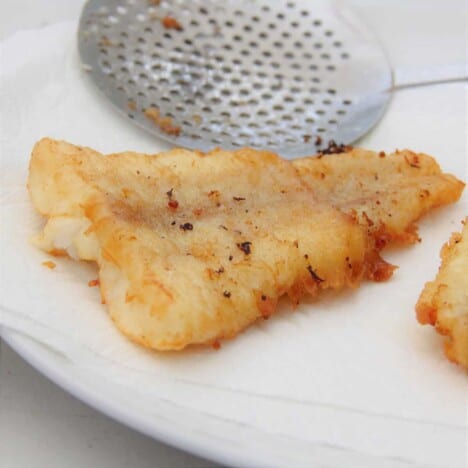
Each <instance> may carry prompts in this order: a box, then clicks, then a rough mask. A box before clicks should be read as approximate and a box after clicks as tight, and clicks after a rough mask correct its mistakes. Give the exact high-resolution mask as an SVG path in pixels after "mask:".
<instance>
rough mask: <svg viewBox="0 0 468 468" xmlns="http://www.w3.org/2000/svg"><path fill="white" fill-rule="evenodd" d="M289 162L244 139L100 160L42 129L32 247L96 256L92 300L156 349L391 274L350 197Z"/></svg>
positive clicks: (436, 199) (33, 178)
mask: <svg viewBox="0 0 468 468" xmlns="http://www.w3.org/2000/svg"><path fill="white" fill-rule="evenodd" d="M333 156H335V155H333ZM327 157H328V156H327ZM353 160H356V167H357V169H356V170H359V168H360V166H359V158H358V157H356V158H353ZM308 161H310V163H313V162H314V161H316V160H315V159H308ZM297 167H298V165H297V164H291V163H290V162H288V161H285V160H283V159H281V158H280V157H278V156H277V155H275V154H273V153H269V152H261V151H254V150H251V149H243V150H239V151H235V152H231V151H222V150H215V151H213V152H211V153H208V154H203V153H199V152H193V151H188V150H183V149H174V150H172V151H169V152H167V153H161V154H158V155H143V154H137V153H130V152H127V153H121V154H113V155H108V156H103V155H101V154H100V153H97V152H95V151H93V150H91V149H88V148H83V147H78V146H74V145H71V144H68V143H65V142H59V141H54V140H50V139H43V140H41V141H40V142H38V143H37V144H36V146H35V148H34V150H33V153H32V157H31V163H30V172H29V180H28V186H29V190H30V194H31V198H32V201H33V203H34V205H35V207H36V208H37V209H38V211H39V212H40V213H41V214H43V215H45V216H46V217H48V222H47V224H46V226H45V228H44V231H43V233H42V234H40V235H39V236H38V237H37V239H36V243H37V245H38V246H39V247H41V248H42V249H44V250H45V251H48V252H50V253H53V254H56V255H60V254H64V253H66V254H68V255H70V256H71V257H74V258H77V259H83V260H93V261H96V262H97V263H98V266H99V281H100V288H101V293H102V297H103V301H104V302H105V303H106V304H107V305H108V309H109V313H110V316H111V317H112V319H113V320H114V322H115V323H116V324H117V326H118V327H119V329H120V330H121V331H122V332H123V333H125V334H126V335H127V336H129V337H130V338H131V339H132V340H134V341H136V342H138V343H140V344H142V345H144V346H147V347H150V348H154V349H158V350H171V349H182V348H184V347H186V346H187V345H190V344H195V343H214V342H216V340H218V339H221V338H227V337H233V336H235V335H236V334H237V333H239V332H240V331H241V330H243V329H244V328H246V327H247V326H248V325H249V324H250V323H252V322H254V321H255V320H256V319H258V318H260V317H263V318H268V317H269V316H270V315H271V314H272V313H273V311H274V310H275V308H276V304H277V301H278V298H279V297H280V296H282V295H284V294H287V295H289V296H290V297H291V299H292V301H293V302H294V303H297V302H298V301H299V299H300V298H301V296H303V295H304V294H311V295H316V294H317V293H318V292H319V291H320V290H323V289H340V288H343V287H345V286H356V285H358V284H359V282H360V281H361V280H362V279H364V278H370V279H374V280H385V279H387V278H388V277H390V276H391V274H392V271H393V267H392V266H391V265H389V264H388V263H386V262H385V261H383V260H382V259H381V258H380V256H379V254H378V250H379V249H380V247H379V246H377V245H376V242H375V238H374V236H372V235H369V231H368V228H367V225H366V226H363V225H362V224H361V223H360V221H359V219H358V216H356V214H355V211H357V210H358V209H359V207H357V206H355V207H354V208H353V209H354V211H352V212H351V211H350V212H349V213H347V212H346V211H347V209H344V208H343V207H341V206H340V209H337V208H335V207H333V206H332V204H331V203H330V201H328V199H327V197H326V196H325V195H324V194H325V193H326V190H321V189H320V183H318V184H315V183H314V184H312V183H309V182H306V181H305V177H303V176H302V175H301V173H300V171H299V170H298V169H297ZM349 169H350V172H351V173H353V174H354V173H355V172H356V171H354V172H353V169H352V167H350V168H349ZM384 170H385V171H388V168H385V169H384ZM439 176H440V177H441V178H444V177H445V176H443V175H441V174H439ZM319 182H320V181H319ZM412 183H413V184H416V185H417V183H418V181H417V178H415V179H414V180H412ZM382 189H385V187H382ZM444 190H451V192H452V195H451V196H450V197H448V198H447V197H445V198H444V197H442V195H440V194H439V195H438V194H437V191H438V189H434V194H433V198H432V200H433V201H432V203H433V205H437V204H442V203H447V202H449V201H454V200H455V199H456V198H458V196H459V195H460V193H461V190H462V188H461V186H460V185H459V184H457V183H456V179H454V180H453V181H451V186H450V187H448V186H447V187H445V186H444ZM444 190H439V192H443V191H444ZM364 198H365V192H363V193H362V194H360V193H359V192H358V193H356V194H354V198H352V199H353V200H355V199H356V200H361V199H364ZM385 203H386V202H385ZM388 206H389V209H392V210H393V211H392V213H394V215H395V216H396V215H397V213H399V212H400V211H403V210H404V209H405V205H404V204H402V205H396V206H395V207H393V205H392V204H391V203H390V202H389V203H388ZM426 208H427V207H426V206H424V209H426ZM416 211H417V210H416ZM422 212H424V210H423V209H422V208H421V209H420V211H419V212H412V215H411V216H410V222H413V221H414V219H416V218H417V217H419V215H420V214H422ZM402 229H403V230H405V229H407V226H402Z"/></svg>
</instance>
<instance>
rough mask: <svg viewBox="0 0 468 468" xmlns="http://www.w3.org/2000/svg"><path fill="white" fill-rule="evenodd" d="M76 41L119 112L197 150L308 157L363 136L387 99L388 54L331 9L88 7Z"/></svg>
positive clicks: (225, 3)
mask: <svg viewBox="0 0 468 468" xmlns="http://www.w3.org/2000/svg"><path fill="white" fill-rule="evenodd" d="M78 37H79V41H78V42H79V51H80V55H81V59H82V62H83V66H84V68H85V70H86V71H87V72H88V73H89V75H90V76H91V78H92V79H93V81H94V82H95V83H96V84H97V86H98V87H99V88H100V89H101V90H102V91H103V92H104V93H105V95H106V96H107V97H108V98H109V99H110V100H111V101H112V103H113V104H114V105H115V106H116V107H117V108H118V109H120V110H121V111H122V112H124V113H125V114H126V115H128V117H130V118H131V119H132V120H133V121H134V122H135V123H137V124H138V125H140V126H142V127H143V128H145V129H146V130H148V131H150V132H152V133H154V134H155V135H157V136H159V137H161V138H164V139H166V140H169V141H171V142H173V143H174V144H175V145H177V146H184V147H188V148H193V149H200V150H204V151H206V150H209V149H211V148H213V147H217V146H221V147H223V148H237V147H241V146H251V147H254V148H262V149H269V150H272V151H275V152H277V153H280V154H281V155H283V156H284V157H297V156H301V155H305V154H312V153H315V152H316V151H318V150H320V149H321V148H323V146H324V145H325V146H326V142H328V141H330V140H335V141H336V142H338V143H346V144H348V143H351V142H353V141H355V140H356V139H357V138H359V137H360V136H362V135H363V134H364V133H366V132H367V131H368V130H369V129H370V128H372V126H373V125H375V123H376V122H377V121H378V120H379V119H380V117H381V116H382V115H383V112H384V110H385V106H386V104H387V103H388V101H389V99H390V95H391V91H390V90H391V89H392V73H391V69H390V66H389V63H388V60H387V58H386V56H385V53H384V50H383V48H382V47H381V45H380V44H379V43H378V42H377V41H376V39H375V37H374V36H373V35H372V34H371V33H370V32H369V31H368V29H367V28H366V27H365V25H363V24H362V23H361V21H360V20H359V19H358V18H356V17H355V16H354V15H353V13H352V12H350V11H349V10H348V9H347V8H345V7H344V6H343V5H341V4H340V3H339V2H334V1H328V0H314V1H310V0H295V1H288V2H285V1H276V2H268V1H262V0H238V1H231V0H203V1H201V0H172V1H157V0H150V1H148V0H89V1H88V3H87V4H86V5H85V7H84V9H83V13H82V16H81V20H80V25H79V34H78Z"/></svg>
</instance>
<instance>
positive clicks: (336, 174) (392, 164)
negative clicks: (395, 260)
mask: <svg viewBox="0 0 468 468" xmlns="http://www.w3.org/2000/svg"><path fill="white" fill-rule="evenodd" d="M293 164H294V166H295V167H296V168H297V170H298V172H299V175H300V177H301V178H302V179H303V180H304V182H305V183H306V184H307V186H308V187H310V188H311V189H312V190H313V191H314V193H315V195H316V197H317V198H318V199H319V200H320V201H324V202H328V203H331V204H332V205H333V206H335V207H337V208H338V209H340V210H341V211H343V212H345V213H348V214H350V215H352V216H354V217H355V218H356V219H357V220H358V222H359V223H360V224H362V225H363V226H365V227H366V228H367V229H368V232H369V234H370V235H372V236H373V237H374V238H375V241H376V246H377V247H378V248H383V247H385V245H387V244H391V243H397V244H411V243H414V242H415V241H417V240H418V239H419V237H418V234H417V227H416V224H415V222H416V221H417V220H418V219H419V218H420V217H421V216H422V215H423V214H425V213H427V212H428V211H429V210H431V209H432V208H435V207H437V206H441V205H445V204H448V203H453V202H455V201H456V200H458V198H459V197H460V194H461V192H462V190H463V187H464V184H463V182H461V181H459V180H457V179H456V178H455V177H454V176H452V175H450V174H443V173H442V171H441V170H440V167H439V165H438V164H437V162H436V161H435V159H434V158H432V157H430V156H428V155H425V154H421V153H419V154H418V153H414V152H412V151H409V150H404V151H397V152H395V153H393V154H388V155H387V154H385V153H384V152H380V153H375V152H372V151H365V150H362V149H353V150H351V151H349V152H347V153H341V154H333V155H329V156H325V157H323V158H316V157H312V158H302V159H298V160H296V161H294V162H293Z"/></svg>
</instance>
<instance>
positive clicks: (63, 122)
mask: <svg viewBox="0 0 468 468" xmlns="http://www.w3.org/2000/svg"><path fill="white" fill-rule="evenodd" d="M75 28H76V25H75V24H74V23H63V24H59V25H55V26H52V27H48V28H45V29H42V30H40V31H31V32H27V33H21V34H17V35H16V36H14V37H12V38H11V39H9V40H7V41H5V42H4V43H2V44H1V45H0V53H1V58H2V67H1V70H0V76H1V80H2V81H1V89H0V93H1V94H0V106H1V115H2V122H1V131H0V142H1V148H2V154H1V157H2V171H1V180H2V182H1V192H0V209H1V211H0V213H1V215H0V216H1V218H0V222H1V234H0V236H1V237H0V248H1V251H0V254H1V278H0V279H1V280H0V314H1V315H0V325H1V326H2V327H8V328H9V329H14V330H18V331H20V332H22V333H24V334H25V335H28V336H31V337H33V338H34V339H36V340H38V341H40V342H42V343H45V344H47V346H49V347H51V348H53V349H54V350H56V351H58V352H60V353H62V354H63V355H64V356H66V357H67V358H68V359H70V360H71V361H72V362H73V363H75V364H76V365H79V366H83V367H85V368H89V369H93V371H96V370H97V371H98V372H99V373H100V374H101V375H102V376H103V377H105V378H108V379H111V380H113V381H115V382H119V383H120V384H123V385H125V386H127V387H128V388H129V392H130V393H131V392H135V393H137V392H138V393H141V392H142V391H143V392H144V393H146V394H147V395H155V396H156V395H157V396H159V397H164V398H169V399H171V400H172V401H176V402H183V404H184V405H185V406H187V407H190V408H192V409H196V410H199V411H209V412H210V413H211V414H215V415H218V416H222V417H224V418H227V419H231V420H233V421H238V422H248V423H249V424H252V425H253V426H255V427H256V428H258V429H259V430H265V431H268V430H270V431H271V427H280V428H281V431H282V433H284V434H286V435H287V436H289V437H296V438H300V439H304V440H306V441H317V440H321V441H325V442H327V443H333V444H337V445H338V446H342V447H347V448H352V449H353V450H358V451H361V452H363V453H370V454H373V455H379V456H388V455H389V454H392V455H395V454H397V455H398V456H399V457H401V458H402V459H406V460H408V461H412V462H419V463H427V464H430V465H431V464H434V465H437V464H439V463H440V465H441V466H442V465H443V464H444V463H443V462H444V460H446V458H444V457H447V456H448V455H447V451H450V452H451V453H452V455H451V456H452V460H461V458H456V457H461V456H463V450H464V447H463V439H464V434H465V431H466V428H467V420H466V409H467V387H466V383H467V381H466V375H465V374H463V372H462V371H461V370H460V369H458V368H457V367H455V366H454V365H452V364H450V363H449V362H448V361H447V360H446V359H445V358H444V357H443V352H442V346H441V339H440V337H438V336H436V334H435V332H434V331H433V330H432V329H430V328H429V327H421V326H419V325H418V324H417V322H416V320H415V316H414V311H413V308H414V304H415V302H416V300H417V297H418V295H419V292H420V291H421V289H422V286H423V284H424V282H425V281H427V280H430V279H431V278H433V277H434V275H435V272H436V271H437V267H438V263H439V259H438V251H439V249H440V246H441V245H442V243H443V242H445V241H446V239H448V237H449V234H450V232H452V231H453V230H456V229H458V228H459V221H460V220H461V219H462V218H463V216H464V215H466V212H467V203H466V200H467V198H466V197H465V198H464V199H463V200H462V201H461V202H460V203H459V204H457V205H456V206H452V207H449V208H446V209H443V210H440V211H439V212H436V213H434V214H433V215H431V216H430V217H428V218H427V219H426V220H425V221H424V222H423V223H422V224H421V225H422V227H421V234H422V237H423V239H424V241H423V243H422V244H420V245H416V246H414V247H411V248H409V249H403V250H398V251H392V252H389V253H388V254H387V259H388V260H390V261H391V262H394V263H396V264H397V265H399V266H400V269H399V270H397V272H396V274H395V276H394V278H393V279H392V280H391V281H389V282H388V283H386V284H365V285H363V286H362V287H361V288H360V289H359V290H357V291H346V292H343V293H340V294H338V295H329V296H325V297H323V298H322V300H320V301H319V302H317V303H315V304H312V303H311V304H304V305H303V306H301V307H300V308H299V309H298V310H297V311H295V312H292V311H291V309H290V307H289V306H287V305H285V306H283V307H282V310H281V311H280V313H279V314H278V315H277V316H276V317H274V318H273V319H271V320H269V321H268V322H264V323H259V324H258V325H255V326H253V327H251V328H250V329H249V330H248V331H247V332H245V333H243V334H242V335H240V336H239V337H238V338H236V339H235V340H233V341H229V342H225V343H223V347H222V349H221V351H219V352H214V351H213V350H211V349H199V348H197V349H192V350H188V351H186V352H182V353H167V354H159V353H153V352H150V351H147V350H144V349H142V348H140V347H138V346H136V345H134V344H132V343H130V342H129V341H128V340H127V339H126V338H124V337H123V336H122V335H121V334H120V333H119V332H118V331H117V330H116V329H115V327H114V326H113V324H112V322H111V320H110V319H109V318H108V316H107V314H106V310H105V307H104V306H102V305H101V304H100V299H99V292H98V290H97V289H96V288H89V287H88V285H87V283H88V281H89V280H90V279H93V278H95V277H96V269H95V268H94V267H92V266H90V265H87V264H81V263H76V262H73V261H71V260H67V259H53V261H54V262H55V263H56V264H57V268H55V269H54V270H49V269H47V268H45V267H44V266H43V265H42V262H43V261H45V260H50V258H48V257H47V255H45V254H44V253H42V252H40V251H38V250H37V249H35V248H34V247H32V246H31V245H30V244H29V243H28V239H29V238H30V236H31V235H32V234H34V233H35V232H37V230H38V229H40V226H41V223H42V220H41V219H40V217H39V216H38V215H37V214H36V213H35V212H34V210H33V208H32V206H31V204H30V202H29V200H28V196H27V192H26V188H25V182H26V176H27V164H28V160H29V155H30V151H31V148H32V145H33V144H34V142H35V141H36V140H38V139H39V138H41V137H42V136H51V137H54V138H60V139H65V140H68V141H70V142H72V143H76V144H80V145H87V146H91V147H94V148H95V149H97V150H99V151H102V152H113V151H120V150H126V149H131V150H135V151H142V152H158V151H160V150H163V149H166V148H167V145H166V144H165V143H162V142H160V141H158V140H155V139H154V138H153V137H151V136H149V135H147V134H146V133H143V132H142V131H141V130H139V129H138V128H137V127H134V126H133V125H132V124H131V123H130V121H127V120H126V119H125V118H123V117H121V116H120V115H118V114H117V113H115V112H114V110H113V109H112V108H111V106H110V105H109V104H108V103H107V102H106V101H105V100H104V99H103V98H102V96H101V95H100V94H99V93H98V91H96V90H95V89H94V88H93V86H92V85H91V84H90V83H89V82H88V80H87V77H86V76H85V75H86V72H84V71H82V70H80V65H79V61H78V57H77V53H76V44H75ZM464 90H465V88H464V85H463V84H453V85H447V86H443V87H442V86H439V87H431V88H430V89H429V88H428V89H415V90H409V91H402V92H400V93H399V94H397V95H396V96H395V97H394V99H393V101H392V103H391V105H390V108H389V109H388V112H387V114H386V116H385V117H384V119H383V121H382V122H381V123H380V124H379V126H378V127H377V128H376V129H375V131H374V132H373V133H372V134H371V135H369V136H368V137H366V138H365V139H363V141H362V143H361V144H362V145H363V146H366V147H369V148H373V149H376V150H381V149H384V150H392V149H395V147H396V146H399V147H410V148H412V149H414V150H418V151H425V152H428V153H432V154H435V155H437V156H438V159H439V161H440V162H441V164H442V166H443V168H444V169H446V170H447V171H450V172H453V173H455V174H456V175H458V176H459V177H461V178H464V177H465V173H466V147H465V145H466V142H465V135H466V126H465V125H466V122H465V119H466V117H465V114H464V104H463V95H464ZM142 389H144V390H142ZM194 395H196V398H194ZM246 398H247V399H246ZM252 399H254V400H255V401H256V402H257V403H256V405H255V407H254V408H253V407H252V404H251V401H252ZM257 400H258V401H257ZM249 402H250V403H249ZM243 405H244V406H243ZM356 425H358V426H359V427H358V428H356ZM396 432H397V433H398V434H399V435H398V438H397V439H395V433H396ZM364 433H367V436H366V437H364V436H363V434H364ZM437 441H439V444H441V446H437V443H436V442H437ZM460 441H461V442H460ZM454 451H456V455H454V454H453V453H454ZM454 466H455V465H454Z"/></svg>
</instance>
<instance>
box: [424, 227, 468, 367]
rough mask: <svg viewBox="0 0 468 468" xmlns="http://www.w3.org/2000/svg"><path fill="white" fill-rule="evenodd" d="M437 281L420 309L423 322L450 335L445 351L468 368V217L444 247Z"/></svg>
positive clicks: (426, 289)
mask: <svg viewBox="0 0 468 468" xmlns="http://www.w3.org/2000/svg"><path fill="white" fill-rule="evenodd" d="M440 257H441V260H442V262H441V265H440V268H439V272H438V274H437V277H436V279H435V280H434V281H431V282H428V283H426V286H425V287H424V289H423V291H422V293H421V296H420V297H419V300H418V303H417V304H416V313H417V317H418V320H419V322H420V323H422V324H430V325H434V326H435V327H436V329H437V331H438V332H439V333H441V334H442V335H446V337H447V338H446V341H445V354H446V356H447V357H448V358H449V359H450V360H451V361H453V362H456V363H458V364H460V365H461V366H463V367H465V368H466V369H468V218H466V219H465V221H464V227H463V229H462V232H461V233H459V232H456V233H453V234H452V237H451V238H450V240H449V241H448V242H447V243H446V244H445V245H444V246H443V247H442V250H441V253H440Z"/></svg>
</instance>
